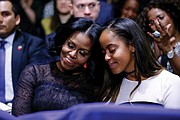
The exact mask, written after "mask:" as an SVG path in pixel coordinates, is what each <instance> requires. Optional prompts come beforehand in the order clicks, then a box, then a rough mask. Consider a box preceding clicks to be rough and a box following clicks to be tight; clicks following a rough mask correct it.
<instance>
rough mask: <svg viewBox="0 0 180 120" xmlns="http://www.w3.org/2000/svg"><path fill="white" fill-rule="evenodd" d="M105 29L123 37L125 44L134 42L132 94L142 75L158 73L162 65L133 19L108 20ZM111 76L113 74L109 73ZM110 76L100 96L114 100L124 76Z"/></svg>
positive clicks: (122, 74) (123, 74) (121, 74)
mask: <svg viewBox="0 0 180 120" xmlns="http://www.w3.org/2000/svg"><path fill="white" fill-rule="evenodd" d="M105 29H108V30H110V31H112V32H114V34H115V35H117V36H118V37H121V38H123V40H124V42H125V43H126V45H127V46H128V45H130V44H132V43H133V44H134V47H135V52H134V59H135V66H134V67H135V76H136V80H137V81H138V85H137V86H136V87H135V88H134V90H133V91H132V92H131V94H132V93H133V92H134V91H135V90H136V89H137V88H138V86H139V85H140V84H141V77H142V76H143V77H145V78H148V77H151V76H154V75H156V74H158V72H159V70H162V66H161V65H160V63H159V62H158V61H157V59H156V57H155V55H154V52H153V51H152V49H151V47H150V43H149V42H148V41H147V39H146V38H145V36H144V34H143V32H142V30H141V28H140V27H139V26H138V24H137V23H136V22H134V21H133V20H131V19H128V18H117V19H114V20H111V21H110V22H108V23H107V24H106V25H105V26H104V27H103V30H105ZM111 76H113V75H112V74H111ZM111 76H109V77H110V78H108V79H110V80H111V82H107V84H110V85H104V86H106V87H107V86H108V87H109V88H106V92H104V93H106V95H104V96H102V98H103V97H106V96H108V99H110V98H111V101H112V102H114V101H115V100H116V97H117V94H118V92H119V89H120V85H121V82H122V79H123V77H125V73H120V74H119V75H115V76H113V77H111ZM117 76H118V77H117ZM105 84H106V83H105ZM108 99H106V100H108Z"/></svg>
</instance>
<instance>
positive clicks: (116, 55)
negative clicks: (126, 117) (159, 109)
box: [99, 18, 180, 109]
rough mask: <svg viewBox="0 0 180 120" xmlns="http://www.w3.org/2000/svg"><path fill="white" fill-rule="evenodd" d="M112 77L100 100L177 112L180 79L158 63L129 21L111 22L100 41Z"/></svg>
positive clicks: (138, 30)
mask: <svg viewBox="0 0 180 120" xmlns="http://www.w3.org/2000/svg"><path fill="white" fill-rule="evenodd" d="M99 42H100V45H101V47H102V51H103V53H104V55H105V56H104V58H105V61H106V62H107V64H108V65H109V69H110V70H111V72H112V74H114V75H111V76H110V78H111V79H108V76H106V78H107V80H106V81H105V82H104V85H103V86H104V88H102V91H101V100H102V101H108V102H115V103H116V104H123V103H127V102H129V103H130V104H134V103H137V102H139V103H153V104H160V105H162V106H164V107H165V108H178V109H180V102H179V101H180V94H179V91H180V87H179V86H180V78H179V76H178V75H175V74H172V73H171V72H168V71H167V70H165V69H164V67H162V66H161V64H160V63H159V62H158V61H157V59H156V57H155V55H154V53H153V51H152V49H151V47H150V43H149V42H148V41H147V40H146V38H145V37H144V35H143V32H142V30H141V29H140V27H139V26H138V25H137V23H136V22H134V21H133V20H131V19H128V18H119V19H114V20H112V21H110V22H109V23H107V25H106V26H104V28H103V31H102V33H101V35H100V39H99Z"/></svg>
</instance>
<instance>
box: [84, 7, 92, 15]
mask: <svg viewBox="0 0 180 120" xmlns="http://www.w3.org/2000/svg"><path fill="white" fill-rule="evenodd" d="M84 14H85V15H90V14H91V10H90V9H89V7H88V6H86V7H85V10H84Z"/></svg>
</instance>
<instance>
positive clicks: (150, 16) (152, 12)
mask: <svg viewBox="0 0 180 120" xmlns="http://www.w3.org/2000/svg"><path fill="white" fill-rule="evenodd" d="M164 14H166V13H165V12H164V11H163V10H161V9H158V8H152V9H150V10H149V12H148V14H147V16H148V19H149V20H151V19H153V18H156V17H157V16H159V15H164Z"/></svg>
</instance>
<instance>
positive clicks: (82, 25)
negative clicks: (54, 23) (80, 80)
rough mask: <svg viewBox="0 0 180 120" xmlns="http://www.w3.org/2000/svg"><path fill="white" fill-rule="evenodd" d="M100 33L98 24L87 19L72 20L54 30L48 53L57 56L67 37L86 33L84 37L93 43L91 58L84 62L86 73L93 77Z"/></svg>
mask: <svg viewBox="0 0 180 120" xmlns="http://www.w3.org/2000/svg"><path fill="white" fill-rule="evenodd" d="M100 31H101V27H100V26H99V25H98V24H95V23H94V22H93V21H92V20H91V19H89V18H73V19H72V20H71V21H70V22H68V23H65V24H62V25H61V26H60V27H59V28H58V29H57V30H56V35H55V36H54V38H52V40H51V42H52V41H53V43H51V45H50V48H49V51H50V53H51V54H53V55H57V56H59V53H60V52H61V48H62V45H63V44H64V43H65V41H66V40H67V39H68V38H69V37H71V35H73V34H74V33H76V32H82V33H86V35H87V36H88V37H89V39H90V40H91V41H92V43H93V47H92V50H91V56H90V58H89V59H88V61H87V62H86V65H87V70H88V73H90V74H91V76H93V77H94V75H95V70H96V60H97V59H98V51H100V50H99V49H100V46H99V44H98V39H99V35H100Z"/></svg>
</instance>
